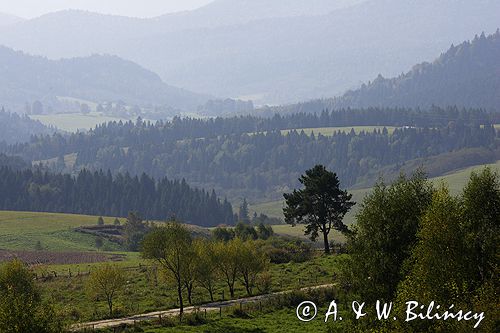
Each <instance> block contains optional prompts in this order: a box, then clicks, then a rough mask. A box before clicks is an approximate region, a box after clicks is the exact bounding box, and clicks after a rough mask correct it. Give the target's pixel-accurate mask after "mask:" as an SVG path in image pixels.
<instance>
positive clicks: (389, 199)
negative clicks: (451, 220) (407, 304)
mask: <svg viewBox="0 0 500 333" xmlns="http://www.w3.org/2000/svg"><path fill="white" fill-rule="evenodd" d="M432 193H433V188H432V185H431V183H430V182H429V181H428V180H427V179H426V177H425V176H424V175H423V174H422V173H421V172H418V173H415V174H414V175H413V176H412V177H411V178H409V179H408V178H406V177H405V176H403V175H401V176H400V178H399V179H398V180H397V181H395V182H394V183H393V184H391V185H389V186H387V185H385V184H384V183H382V182H379V183H378V184H376V185H375V187H374V188H373V191H372V192H371V193H370V194H369V195H368V196H366V197H365V199H364V201H363V203H362V205H361V209H360V211H359V213H358V214H357V216H356V220H357V224H356V227H355V229H354V234H353V235H351V237H349V240H348V251H349V253H350V254H351V257H352V266H351V269H352V270H353V271H354V273H353V274H351V275H352V276H353V277H355V279H353V281H352V284H353V287H354V288H355V290H356V291H357V292H359V294H360V295H361V296H362V297H363V300H365V301H368V302H370V301H373V302H374V301H375V300H378V299H380V300H391V299H392V298H393V297H394V294H395V291H396V286H397V284H398V283H399V281H401V279H402V278H403V276H402V272H401V270H402V267H403V263H404V261H405V260H406V259H407V258H408V257H409V256H410V253H411V251H412V249H413V246H414V245H415V243H416V241H417V236H416V234H417V230H418V228H419V221H420V218H421V216H422V215H423V214H424V213H425V211H426V209H427V207H428V206H429V204H430V202H431V200H432Z"/></svg>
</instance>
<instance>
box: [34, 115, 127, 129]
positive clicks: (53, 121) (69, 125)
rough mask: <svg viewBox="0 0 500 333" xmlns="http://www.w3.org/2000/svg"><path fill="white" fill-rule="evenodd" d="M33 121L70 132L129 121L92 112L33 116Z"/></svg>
mask: <svg viewBox="0 0 500 333" xmlns="http://www.w3.org/2000/svg"><path fill="white" fill-rule="evenodd" d="M30 117H31V118H32V119H36V120H39V121H40V122H41V123H42V124H44V125H47V126H54V127H57V128H58V129H61V130H63V131H68V132H76V131H77V130H85V131H86V130H89V129H91V128H94V127H95V126H96V125H99V124H102V123H106V122H109V121H119V120H123V121H126V120H127V119H120V118H114V117H109V116H104V115H102V114H101V113H97V112H90V113H89V114H82V113H58V114H50V115H33V116H30Z"/></svg>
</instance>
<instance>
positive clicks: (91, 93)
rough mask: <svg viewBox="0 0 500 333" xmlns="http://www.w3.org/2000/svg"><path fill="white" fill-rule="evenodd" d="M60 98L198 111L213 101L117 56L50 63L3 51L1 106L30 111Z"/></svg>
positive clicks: (0, 57)
mask: <svg viewBox="0 0 500 333" xmlns="http://www.w3.org/2000/svg"><path fill="white" fill-rule="evenodd" d="M57 97H71V98H77V99H83V100H88V101H91V102H98V103H105V102H118V101H120V102H123V103H125V104H127V105H139V106H146V105H148V106H149V105H162V106H169V107H173V108H179V109H185V110H196V107H197V106H198V105H201V104H203V103H205V102H206V101H207V100H208V97H205V96H203V95H198V94H195V93H192V92H189V91H186V90H183V89H179V88H175V87H172V86H169V85H167V84H166V83H164V82H163V81H162V80H161V79H160V77H159V76H158V75H156V74H155V73H153V72H151V71H148V70H146V69H144V68H142V67H140V66H139V65H137V64H135V63H133V62H131V61H127V60H123V59H121V58H119V57H116V56H108V55H102V56H101V55H93V56H90V57H83V58H72V59H61V60H49V59H46V58H43V57H37V56H31V55H28V54H25V53H22V52H16V51H14V50H12V49H9V48H6V47H3V46H0V103H2V104H3V105H5V106H8V107H9V108H11V109H16V108H17V109H22V110H23V111H24V105H25V104H26V103H29V104H32V103H33V102H35V101H37V100H40V101H42V103H43V104H44V105H45V106H47V108H48V107H55V106H56V105H57Z"/></svg>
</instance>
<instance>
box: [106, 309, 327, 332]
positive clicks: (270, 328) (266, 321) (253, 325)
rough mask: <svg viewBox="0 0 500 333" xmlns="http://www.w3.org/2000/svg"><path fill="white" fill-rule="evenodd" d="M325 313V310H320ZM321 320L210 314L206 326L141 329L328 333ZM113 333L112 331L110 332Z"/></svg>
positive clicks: (280, 314) (282, 313)
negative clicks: (219, 316)
mask: <svg viewBox="0 0 500 333" xmlns="http://www.w3.org/2000/svg"><path fill="white" fill-rule="evenodd" d="M321 310H322V311H325V312H326V309H321ZM323 320H324V319H323V318H322V316H318V317H317V318H315V319H314V320H312V321H310V322H301V321H300V320H298V319H297V317H296V314H295V308H285V309H280V310H276V311H272V312H267V313H249V314H248V316H247V317H244V318H239V317H237V316H235V315H233V314H231V313H230V314H228V315H223V317H222V318H220V319H219V318H218V314H211V315H210V316H209V317H208V320H207V321H206V323H200V324H198V325H192V326H188V325H179V326H174V327H149V328H148V327H147V326H142V327H141V328H142V329H143V330H144V332H147V333H190V332H192V333H197V332H204V333H230V332H231V333H233V332H234V333H235V332H238V333H264V332H288V333H303V332H326V331H327V328H328V325H327V324H325V322H324V321H323ZM109 332H112V331H109Z"/></svg>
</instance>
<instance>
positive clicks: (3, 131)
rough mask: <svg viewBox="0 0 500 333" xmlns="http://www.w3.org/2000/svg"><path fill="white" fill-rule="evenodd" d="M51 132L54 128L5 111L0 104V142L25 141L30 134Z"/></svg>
mask: <svg viewBox="0 0 500 333" xmlns="http://www.w3.org/2000/svg"><path fill="white" fill-rule="evenodd" d="M0 80H1V79H0ZM1 89H2V88H1V87H0V90H1ZM0 103H1V101H0ZM52 132H54V130H51V129H50V128H48V127H46V126H44V125H43V124H42V123H41V122H39V121H36V120H32V119H30V118H28V117H26V116H19V115H18V114H16V113H10V112H7V111H5V110H4V109H3V108H2V107H1V106H0V143H2V142H5V143H8V144H11V143H16V142H26V141H29V139H30V137H31V136H32V135H38V134H50V133H52Z"/></svg>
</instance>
